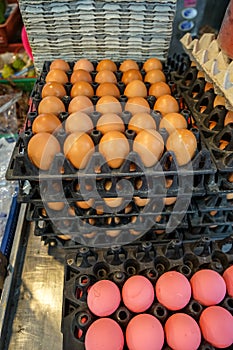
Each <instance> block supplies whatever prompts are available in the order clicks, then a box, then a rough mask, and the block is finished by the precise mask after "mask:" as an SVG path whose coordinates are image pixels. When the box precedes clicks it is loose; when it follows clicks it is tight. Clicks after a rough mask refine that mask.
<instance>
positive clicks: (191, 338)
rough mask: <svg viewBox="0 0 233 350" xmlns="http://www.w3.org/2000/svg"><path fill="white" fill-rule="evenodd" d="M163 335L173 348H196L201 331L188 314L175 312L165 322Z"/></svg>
mask: <svg viewBox="0 0 233 350" xmlns="http://www.w3.org/2000/svg"><path fill="white" fill-rule="evenodd" d="M164 330H165V335H166V340H167V343H168V345H169V346H170V347H171V348H172V349H173V350H187V349H189V350H197V349H198V348H199V345H200V343H201V331H200V328H199V326H198V324H197V322H196V321H195V320H194V319H193V318H192V317H191V316H189V315H187V314H184V313H176V314H173V315H172V316H170V317H169V318H168V320H167V321H166V323H165V327H164Z"/></svg>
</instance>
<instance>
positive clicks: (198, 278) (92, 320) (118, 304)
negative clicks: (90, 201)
mask: <svg viewBox="0 0 233 350" xmlns="http://www.w3.org/2000/svg"><path fill="white" fill-rule="evenodd" d="M232 242H233V241H232V237H229V238H227V239H224V240H219V241H215V242H211V241H210V240H208V239H206V238H203V239H201V240H198V241H196V242H193V243H191V242H189V243H188V242H186V243H183V242H182V241H177V240H176V241H171V242H169V243H168V244H160V245H156V244H154V243H153V244H152V243H151V242H141V243H140V242H139V243H138V244H134V245H133V244H132V245H128V246H124V247H120V246H114V247H111V248H103V249H97V248H87V247H79V248H77V249H76V250H75V251H70V252H69V253H68V254H67V256H66V261H65V279H64V295H63V311H62V316H63V317H62V332H63V334H64V337H63V349H64V350H76V349H78V350H84V349H109V346H110V344H112V342H113V339H114V346H115V347H112V348H113V349H121V350H128V349H135V350H136V349H142V348H143V349H144V348H145V349H149V348H151V349H155V348H156V349H163V350H165V349H166V350H168V349H174V348H179V349H190V348H191V347H192V349H201V350H214V349H218V348H223V347H224V348H225V349H228V350H230V349H231V348H232V342H233V338H232V322H233V321H232V314H233V295H232V268H233V266H232V263H233V249H232V248H233V246H232ZM142 286H143V287H142ZM190 286H191V287H190ZM209 313H210V314H211V316H210V317H211V318H209V317H208V316H207V315H208V314H209ZM179 317H180V318H181V319H182V320H179ZM207 318H208V320H207ZM137 320H138V326H137ZM222 322H223V323H224V325H223V323H222ZM102 323H103V325H102V327H104V329H102V328H101V326H100V325H101V324H102ZM180 324H182V326H181V325H180ZM98 325H99V327H98ZM107 326H108V327H110V329H111V330H112V328H113V329H114V331H113V330H112V332H113V333H111V339H109V337H108V331H107V328H106V327H107ZM220 329H224V332H222V331H219V330H220ZM109 332H110V330H109ZM101 334H102V336H101ZM141 344H143V345H141Z"/></svg>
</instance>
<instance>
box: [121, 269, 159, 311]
mask: <svg viewBox="0 0 233 350" xmlns="http://www.w3.org/2000/svg"><path fill="white" fill-rule="evenodd" d="M122 298H123V302H124V304H125V306H126V307H127V308H128V309H129V310H131V311H133V312H137V313H138V312H144V311H146V310H147V309H148V308H149V307H150V306H151V304H152V303H153V300H154V288H153V286H152V284H151V282H150V281H149V280H148V279H147V278H146V277H144V276H139V275H136V276H132V277H130V278H129V279H128V280H127V281H126V282H125V284H124V285H123V288H122Z"/></svg>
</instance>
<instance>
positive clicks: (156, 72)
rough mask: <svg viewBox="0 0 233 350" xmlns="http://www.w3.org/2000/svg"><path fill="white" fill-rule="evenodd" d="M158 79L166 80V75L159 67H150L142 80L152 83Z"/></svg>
mask: <svg viewBox="0 0 233 350" xmlns="http://www.w3.org/2000/svg"><path fill="white" fill-rule="evenodd" d="M158 81H163V82H166V76H165V74H164V73H163V72H162V71H161V70H160V69H152V70H150V71H149V72H147V73H146V75H145V78H144V82H147V83H150V84H154V83H157V82H158Z"/></svg>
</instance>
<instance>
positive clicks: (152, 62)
mask: <svg viewBox="0 0 233 350" xmlns="http://www.w3.org/2000/svg"><path fill="white" fill-rule="evenodd" d="M142 69H144V71H145V72H149V71H150V70H152V69H160V70H162V69H163V65H162V62H161V61H160V60H159V59H158V58H156V57H151V58H148V59H147V60H146V61H145V62H144V64H143V67H142Z"/></svg>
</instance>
